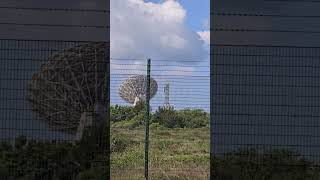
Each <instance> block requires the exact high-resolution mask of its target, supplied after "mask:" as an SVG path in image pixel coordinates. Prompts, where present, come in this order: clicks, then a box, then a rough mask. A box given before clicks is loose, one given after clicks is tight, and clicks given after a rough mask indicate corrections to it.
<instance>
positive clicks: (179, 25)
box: [110, 0, 207, 61]
mask: <svg viewBox="0 0 320 180" xmlns="http://www.w3.org/2000/svg"><path fill="white" fill-rule="evenodd" d="M186 13H187V12H186V10H185V9H184V8H183V6H182V5H181V4H180V3H179V2H177V1H175V0H167V1H163V2H161V3H153V2H145V1H144V0H111V22H110V25H111V57H116V58H146V57H150V58H152V59H170V60H171V59H172V60H173V61H174V60H175V59H179V60H183V59H185V60H186V61H187V60H188V59H196V60H204V59H205V58H206V54H207V53H206V51H205V49H204V48H203V44H204V42H203V41H202V40H201V38H200V34H198V33H197V32H194V31H191V30H190V29H189V28H188V27H187V25H186V23H185V22H186Z"/></svg>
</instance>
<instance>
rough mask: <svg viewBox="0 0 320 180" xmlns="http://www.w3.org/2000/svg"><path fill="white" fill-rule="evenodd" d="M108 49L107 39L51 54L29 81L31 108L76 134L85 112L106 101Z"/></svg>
mask: <svg viewBox="0 0 320 180" xmlns="http://www.w3.org/2000/svg"><path fill="white" fill-rule="evenodd" d="M106 50H107V44H106V43H103V42H101V43H96V42H93V43H85V44H81V45H77V46H75V47H72V48H69V49H66V50H61V51H59V52H58V53H56V54H54V55H53V57H51V58H49V61H48V62H47V63H45V64H43V65H42V66H41V68H40V69H39V71H38V72H35V73H34V74H33V76H32V79H31V80H30V81H29V84H28V100H29V101H30V103H31V106H32V110H33V111H34V112H36V113H37V114H38V115H39V116H40V117H41V118H42V119H44V120H45V121H46V122H47V124H49V126H50V127H52V128H54V129H56V130H60V131H64V132H67V133H72V134H75V133H76V132H77V129H79V127H82V126H79V123H80V119H81V118H82V119H83V117H84V115H83V114H85V112H94V111H95V109H96V105H97V103H98V102H97V101H99V104H106V103H107V96H105V95H106V94H107V93H108V92H106V88H105V83H106V82H105V81H106V77H107V76H108V74H107V72H106V66H107V65H108V64H107V63H108V62H107V61H106V53H107V51H106ZM83 121H84V122H83V123H87V122H85V121H86V120H85V119H84V120H83ZM83 126H84V125H83ZM78 131H79V130H78Z"/></svg>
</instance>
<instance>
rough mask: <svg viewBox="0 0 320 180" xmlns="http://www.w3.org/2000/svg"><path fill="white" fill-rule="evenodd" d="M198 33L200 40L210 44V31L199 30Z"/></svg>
mask: <svg viewBox="0 0 320 180" xmlns="http://www.w3.org/2000/svg"><path fill="white" fill-rule="evenodd" d="M198 34H199V36H200V38H201V40H203V41H204V42H205V43H206V45H209V44H210V31H199V32H198Z"/></svg>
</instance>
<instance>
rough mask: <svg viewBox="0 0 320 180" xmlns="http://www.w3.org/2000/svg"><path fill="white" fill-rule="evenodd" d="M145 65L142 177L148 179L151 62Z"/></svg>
mask: <svg viewBox="0 0 320 180" xmlns="http://www.w3.org/2000/svg"><path fill="white" fill-rule="evenodd" d="M147 62H148V65H147V84H146V85H147V87H146V114H145V121H144V122H145V147H144V177H145V180H148V179H149V174H148V171H149V118H150V71H151V60H150V59H148V61H147Z"/></svg>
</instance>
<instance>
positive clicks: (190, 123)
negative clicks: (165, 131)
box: [152, 107, 209, 128]
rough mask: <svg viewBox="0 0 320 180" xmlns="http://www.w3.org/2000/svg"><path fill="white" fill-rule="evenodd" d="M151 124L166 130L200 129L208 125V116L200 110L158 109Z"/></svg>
mask: <svg viewBox="0 0 320 180" xmlns="http://www.w3.org/2000/svg"><path fill="white" fill-rule="evenodd" d="M152 122H153V123H159V124H160V125H162V126H164V127H167V128H200V127H205V126H207V125H208V124H209V114H208V113H206V112H204V111H203V110H200V109H195V110H193V109H184V110H180V111H177V110H174V108H173V107H159V108H158V110H157V111H156V112H155V113H154V115H153V118H152Z"/></svg>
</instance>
